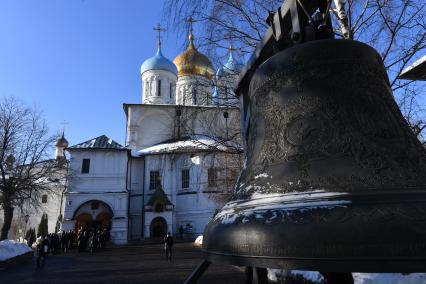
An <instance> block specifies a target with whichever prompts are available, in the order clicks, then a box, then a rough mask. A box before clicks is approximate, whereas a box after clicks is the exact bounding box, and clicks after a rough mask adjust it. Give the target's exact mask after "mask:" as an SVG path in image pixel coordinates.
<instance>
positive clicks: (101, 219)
mask: <svg viewBox="0 0 426 284" xmlns="http://www.w3.org/2000/svg"><path fill="white" fill-rule="evenodd" d="M111 219H112V216H111V214H109V213H108V212H101V213H99V214H98V216H96V221H95V222H96V224H94V225H95V227H99V226H100V227H103V228H108V229H111Z"/></svg>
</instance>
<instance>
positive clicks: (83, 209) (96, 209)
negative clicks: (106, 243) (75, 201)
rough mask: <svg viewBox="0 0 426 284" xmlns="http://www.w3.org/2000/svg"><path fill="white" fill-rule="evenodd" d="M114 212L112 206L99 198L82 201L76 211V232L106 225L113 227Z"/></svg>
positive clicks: (74, 217) (109, 227)
mask: <svg viewBox="0 0 426 284" xmlns="http://www.w3.org/2000/svg"><path fill="white" fill-rule="evenodd" d="M113 216H114V215H113V212H112V209H111V207H110V206H109V205H108V204H106V203H105V202H102V201H99V200H89V201H86V202H84V203H82V204H81V205H80V206H79V207H78V208H77V210H75V212H74V216H73V219H74V220H76V222H75V230H76V232H77V231H79V230H81V229H82V228H83V229H90V228H95V229H97V228H99V227H106V228H108V229H111V224H112V217H113Z"/></svg>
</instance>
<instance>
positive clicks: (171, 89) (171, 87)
mask: <svg viewBox="0 0 426 284" xmlns="http://www.w3.org/2000/svg"><path fill="white" fill-rule="evenodd" d="M172 94H173V84H172V83H170V98H172Z"/></svg>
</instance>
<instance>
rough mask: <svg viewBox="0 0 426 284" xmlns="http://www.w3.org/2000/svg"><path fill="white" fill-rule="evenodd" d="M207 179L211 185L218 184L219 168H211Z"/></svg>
mask: <svg viewBox="0 0 426 284" xmlns="http://www.w3.org/2000/svg"><path fill="white" fill-rule="evenodd" d="M207 181H208V186H209V187H214V186H217V170H216V169H214V168H210V169H208V170H207Z"/></svg>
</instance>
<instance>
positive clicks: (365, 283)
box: [352, 273, 426, 284]
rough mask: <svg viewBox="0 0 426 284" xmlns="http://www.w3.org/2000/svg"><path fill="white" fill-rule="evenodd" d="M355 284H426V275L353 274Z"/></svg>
mask: <svg viewBox="0 0 426 284" xmlns="http://www.w3.org/2000/svg"><path fill="white" fill-rule="evenodd" d="M352 275H353V277H354V280H355V284H373V283H374V284H426V273H412V274H408V275H402V274H399V273H381V274H379V273H353V274H352Z"/></svg>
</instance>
